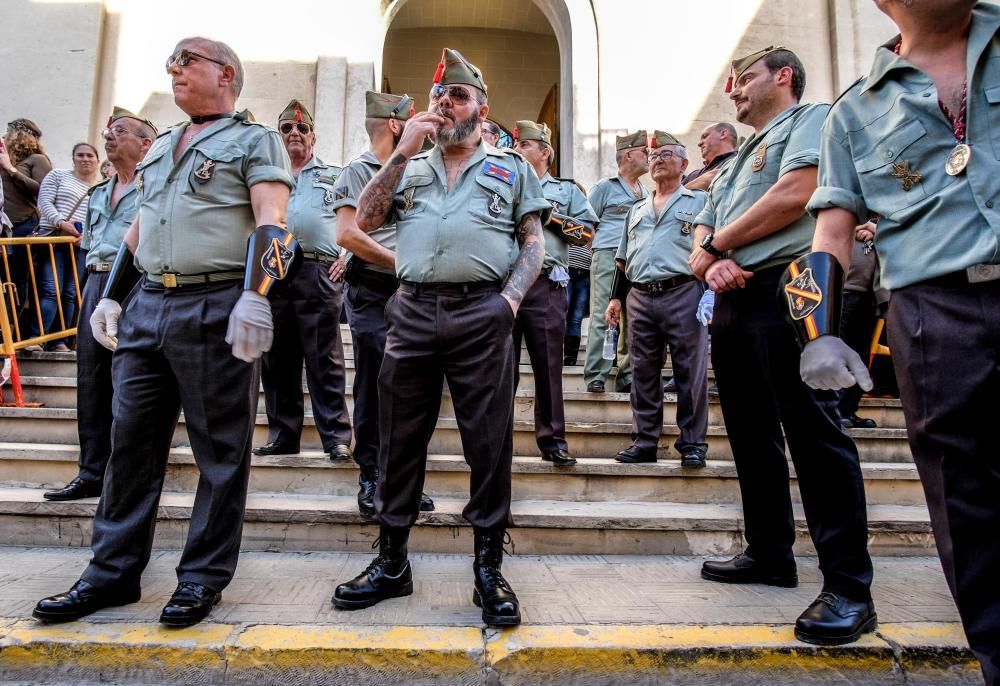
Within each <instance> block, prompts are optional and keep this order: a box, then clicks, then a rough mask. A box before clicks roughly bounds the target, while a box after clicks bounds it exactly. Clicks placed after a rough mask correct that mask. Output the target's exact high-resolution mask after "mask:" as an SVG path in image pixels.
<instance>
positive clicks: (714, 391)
mask: <svg viewBox="0 0 1000 686" xmlns="http://www.w3.org/2000/svg"><path fill="white" fill-rule="evenodd" d="M708 394H709V395H710V396H711V397H713V398H718V397H719V385H718V384H712V385H711V386H709V387H708Z"/></svg>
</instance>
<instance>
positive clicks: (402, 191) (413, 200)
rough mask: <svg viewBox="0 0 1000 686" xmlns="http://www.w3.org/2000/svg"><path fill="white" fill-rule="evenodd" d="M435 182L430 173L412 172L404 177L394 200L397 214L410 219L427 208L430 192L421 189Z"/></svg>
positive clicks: (401, 217)
mask: <svg viewBox="0 0 1000 686" xmlns="http://www.w3.org/2000/svg"><path fill="white" fill-rule="evenodd" d="M433 182H434V177H433V176H431V175H429V174H411V175H410V176H405V177H403V180H402V181H401V182H400V184H399V189H398V190H397V191H396V197H395V199H394V200H393V203H394V205H395V208H396V216H397V217H399V218H400V219H409V218H410V217H413V216H416V215H418V214H420V213H421V212H423V211H424V210H425V209H427V205H428V204H429V203H428V200H429V198H428V197H427V195H428V194H427V193H426V192H425V191H423V190H421V189H422V188H424V187H426V186H429V185H431V183H433Z"/></svg>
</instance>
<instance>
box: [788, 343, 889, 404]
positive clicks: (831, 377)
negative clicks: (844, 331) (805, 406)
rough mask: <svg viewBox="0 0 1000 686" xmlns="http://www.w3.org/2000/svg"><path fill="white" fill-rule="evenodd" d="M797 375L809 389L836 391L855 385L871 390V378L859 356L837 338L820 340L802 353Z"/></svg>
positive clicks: (807, 346)
mask: <svg viewBox="0 0 1000 686" xmlns="http://www.w3.org/2000/svg"><path fill="white" fill-rule="evenodd" d="M799 374H800V375H801V376H802V380H803V381H805V382H806V385H808V386H810V387H811V388H816V389H820V390H828V391H839V390H840V389H842V388H850V387H851V386H853V385H854V384H855V383H856V384H858V385H859V386H861V390H863V391H870V390H871V389H872V385H873V384H872V377H871V375H870V374H869V373H868V368H867V367H865V363H864V362H862V361H861V358H860V357H858V354H857V353H856V352H854V351H853V350H851V349H850V347H848V345H847V344H846V343H844V341H842V340H840V339H839V338H837V337H836V336H820V337H819V338H817V339H816V340H815V341H809V343H808V344H806V347H805V348H803V349H802V357H801V358H800V359H799Z"/></svg>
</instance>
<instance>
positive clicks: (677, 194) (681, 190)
mask: <svg viewBox="0 0 1000 686" xmlns="http://www.w3.org/2000/svg"><path fill="white" fill-rule="evenodd" d="M682 197H689V198H693V197H694V192H693V191H690V190H688V189H687V188H685V187H684V186H678V187H677V190H675V191H674V192H673V193H672V194H671V195H670V197H669V198H667V202H665V203H664V204H663V209H662V210H660V212H659V214H657V212H656V193H655V192H653V193H650V194H648V195H647V196H646V197H645V198H644V199H643V200H641V201H640V205H639V207H638V208H636V209H637V211H640V212H645V213H646V214H647V215H648V216H649V217H650V218H651V219H652V220H653V221H654V222H655V223H657V224H659V223H660V221H661V220H662V219H663V218H664V217H665V216H666V215H667V212H668V211H669V210H670V208H671V207H673V206H674V205H675V204H676V203H677V201H678V200H680V199H681V198H682Z"/></svg>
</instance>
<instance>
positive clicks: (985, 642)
mask: <svg viewBox="0 0 1000 686" xmlns="http://www.w3.org/2000/svg"><path fill="white" fill-rule="evenodd" d="M876 4H877V5H878V6H879V8H880V9H881V10H882V11H883V12H885V13H886V14H887V15H888V16H889V17H890V18H891V19H892V20H893V21H894V22H895V23H896V25H897V26H898V27H899V30H900V35H898V36H896V37H894V38H893V39H892V40H890V41H889V42H887V43H886V44H885V45H883V46H882V47H880V48H878V50H877V51H876V53H875V59H874V63H873V65H872V68H871V71H870V72H869V73H868V74H867V75H866V76H865V77H863V78H862V79H860V80H859V81H858V82H857V83H855V84H854V85H853V86H852V87H851V88H849V89H848V90H847V92H846V93H845V94H844V95H843V96H842V97H841V99H840V100H839V101H838V102H837V103H836V104H835V105H834V106H833V108H832V110H831V111H830V115H829V116H828V117H827V119H826V123H825V124H824V127H823V147H822V154H821V156H820V167H819V187H818V188H817V189H816V192H815V194H814V195H813V197H812V200H810V202H809V209H810V210H811V211H813V212H816V213H817V224H816V236H815V239H814V240H813V246H812V247H813V250H814V251H815V252H813V253H810V254H809V255H808V256H806V257H805V258H803V259H802V260H801V261H800V263H798V264H796V265H794V270H795V271H798V272H799V274H798V275H797V277H792V275H791V274H789V276H790V277H791V278H790V280H789V282H788V284H787V285H786V289H787V291H788V292H789V293H792V294H794V295H796V298H791V297H790V298H788V299H787V300H788V304H789V305H790V306H792V308H791V309H790V311H789V314H790V315H791V316H792V317H794V318H793V321H794V322H795V324H796V329H797V331H798V333H799V338H800V341H802V342H803V343H804V344H805V348H804V350H803V352H802V365H801V372H802V378H803V379H804V380H805V381H806V382H807V383H808V384H809V385H810V386H813V387H814V388H824V389H840V388H846V387H850V386H853V385H854V384H855V383H858V384H860V385H861V386H862V388H863V389H865V390H868V389H870V388H871V378H870V377H869V375H868V372H867V370H866V369H865V364H864V362H863V361H862V360H861V359H860V358H859V357H858V356H857V354H856V353H854V352H853V351H851V350H850V349H849V348H848V347H847V346H846V345H845V344H844V342H843V341H841V340H840V339H839V338H837V337H836V336H837V333H838V324H837V318H838V316H839V312H837V309H838V307H837V305H839V302H838V301H837V299H836V296H835V293H837V292H839V290H840V288H842V284H843V281H844V271H846V270H847V268H848V266H849V263H850V260H851V244H852V242H853V241H852V237H853V235H854V227H855V225H857V224H859V223H861V222H863V221H865V220H866V219H867V218H868V217H869V215H870V214H872V213H874V214H877V215H878V216H879V222H878V231H877V232H876V234H875V250H876V252H877V253H878V258H879V262H880V264H881V278H882V285H883V286H884V287H886V288H888V289H890V291H891V293H892V297H891V299H890V301H889V314H888V317H887V324H888V332H889V346H890V348H891V349H892V356H893V359H894V362H895V368H896V377H897V380H898V382H899V391H900V399H901V400H902V402H903V414H904V416H905V418H906V427H907V433H908V434H909V440H910V448H911V449H912V451H913V460H914V462H915V463H916V465H917V470H918V471H919V473H920V480H921V482H922V483H923V487H924V494H925V495H926V497H927V507H928V510H929V511H930V517H931V525H932V527H933V529H934V538H935V541H936V543H937V548H938V554H939V555H940V557H941V566H942V568H943V569H944V574H945V577H946V578H947V580H948V585H949V587H950V589H951V593H952V596H953V597H954V598H955V602H956V604H957V605H958V610H959V614H960V615H961V617H962V624H963V626H964V628H965V635H966V638H967V639H968V642H969V647H970V648H971V649H972V652H973V654H975V656H976V657H977V658H978V659H979V663H980V665H981V667H982V671H983V677H984V679H985V683H986V684H987V686H998V685H1000V590H998V587H997V573H998V571H1000V539H998V537H997V530H998V527H1000V500H998V498H997V495H998V493H1000V458H998V452H997V448H996V436H995V433H994V427H995V424H996V408H997V404H998V400H1000V371H998V370H1000V346H998V344H997V342H998V341H1000V213H998V211H997V208H996V207H995V205H997V204H998V203H1000V199H998V198H1000V162H998V160H1000V104H998V103H1000V87H998V85H997V84H1000V42H998V38H1000V9H998V8H997V6H996V5H995V4H994V3H989V2H975V1H974V0H947V1H944V0H942V1H941V2H933V3H930V2H927V3H912V4H911V3H903V2H890V1H889V0H876ZM929 38H933V40H928V39H929ZM841 265H843V267H842V268H841ZM789 271H790V272H791V271H793V268H790V270H789ZM806 274H810V275H812V278H811V279H805V278H803V277H804V276H805V275H806ZM797 285H806V286H808V287H809V288H810V290H809V291H808V292H809V293H811V294H812V298H810V297H809V296H808V295H807V296H805V297H802V299H801V300H799V299H798V297H799V296H798V294H797V293H795V291H796V290H800V289H797V288H796V286H797ZM812 288H814V289H815V291H812V290H811V289H812ZM817 294H818V296H819V297H820V298H821V301H825V302H830V303H833V305H832V306H830V307H828V308H826V309H824V308H823V304H822V302H821V303H820V304H819V305H814V304H813V303H815V297H817ZM783 297H784V294H783ZM800 305H801V307H800Z"/></svg>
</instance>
